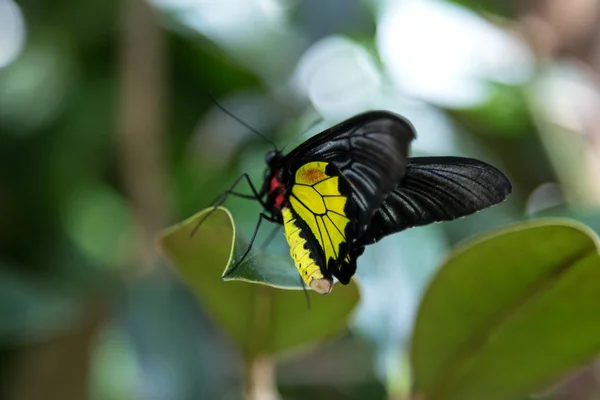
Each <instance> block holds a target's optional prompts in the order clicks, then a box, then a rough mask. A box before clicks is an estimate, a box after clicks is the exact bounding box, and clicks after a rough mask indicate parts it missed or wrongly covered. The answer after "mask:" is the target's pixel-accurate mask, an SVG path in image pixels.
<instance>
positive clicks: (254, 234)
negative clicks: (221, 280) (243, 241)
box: [223, 213, 277, 277]
mask: <svg viewBox="0 0 600 400" xmlns="http://www.w3.org/2000/svg"><path fill="white" fill-rule="evenodd" d="M265 219H266V220H267V221H270V222H277V220H276V219H275V218H272V217H270V216H268V215H267V214H265V213H260V215H259V216H258V222H256V227H255V228H254V233H252V238H251V239H250V243H249V244H248V248H247V249H246V251H245V252H244V254H243V255H242V257H241V258H240V260H239V261H238V262H237V263H236V264H235V265H234V266H233V267H232V268H231V269H230V270H229V271H228V272H227V273H226V274H225V275H223V277H226V276H229V275H231V274H232V273H233V271H235V270H236V269H237V268H238V267H239V266H240V264H241V263H242V261H244V259H245V258H246V256H247V255H248V253H250V250H251V249H252V245H253V244H254V240H256V234H257V233H258V230H259V229H260V224H261V223H262V221H263V220H265Z"/></svg>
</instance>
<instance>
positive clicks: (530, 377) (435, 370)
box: [412, 220, 600, 400]
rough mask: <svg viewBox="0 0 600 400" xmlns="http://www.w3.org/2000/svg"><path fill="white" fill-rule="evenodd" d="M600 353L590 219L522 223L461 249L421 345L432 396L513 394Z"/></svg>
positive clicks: (505, 398)
mask: <svg viewBox="0 0 600 400" xmlns="http://www.w3.org/2000/svg"><path fill="white" fill-rule="evenodd" d="M599 351H600V257H599V255H598V250H597V243H596V238H595V236H594V234H593V233H592V231H591V230H589V229H588V228H587V227H586V226H584V225H581V224H578V223H574V222H570V221H568V220H547V221H534V222H527V223H522V224H519V225H517V226H514V227H511V228H509V229H506V230H504V231H502V232H500V233H498V234H496V235H492V236H491V237H487V238H485V239H482V240H478V241H476V242H475V243H472V244H469V245H467V246H466V247H463V248H462V249H460V250H458V251H456V252H455V253H454V254H453V255H452V256H451V257H450V258H449V259H448V260H447V261H446V263H445V264H444V265H443V267H442V269H441V270H440V272H439V273H438V275H437V276H436V278H435V279H434V281H433V283H432V284H431V286H430V287H429V289H428V291H427V293H426V294H425V296H424V299H423V301H422V304H421V308H420V310H419V314H418V317H417V322H416V326H415V331H414V337H413V344H412V363H413V367H414V373H415V380H416V382H415V385H416V391H417V392H419V393H422V394H423V395H424V398H425V399H427V400H438V399H444V400H453V399H456V400H458V399H460V400H470V399H477V400H479V399H486V400H494V399H498V400H509V399H517V398H522V397H523V395H526V394H528V393H530V392H533V391H536V390H539V389H540V388H541V387H542V386H543V385H545V384H549V383H550V382H551V381H552V380H553V379H556V378H558V377H560V376H561V375H562V374H564V373H565V372H568V371H570V370H572V369H573V368H575V367H577V366H579V365H582V364H584V363H586V362H588V361H590V360H591V359H592V357H593V356H594V355H596V354H597V353H598V352H599Z"/></svg>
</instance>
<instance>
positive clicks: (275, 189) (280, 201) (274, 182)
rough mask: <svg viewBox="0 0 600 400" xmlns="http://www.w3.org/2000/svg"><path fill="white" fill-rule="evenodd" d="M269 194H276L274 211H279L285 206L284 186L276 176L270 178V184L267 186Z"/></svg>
mask: <svg viewBox="0 0 600 400" xmlns="http://www.w3.org/2000/svg"><path fill="white" fill-rule="evenodd" d="M269 193H270V194H273V193H275V194H276V196H275V204H274V206H275V208H276V209H278V210H281V209H282V208H283V207H284V206H285V205H286V204H287V202H286V200H285V196H284V193H285V186H284V185H283V183H281V181H280V180H279V179H278V178H277V174H275V175H273V177H272V178H271V183H270V184H269Z"/></svg>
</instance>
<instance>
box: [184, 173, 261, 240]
mask: <svg viewBox="0 0 600 400" xmlns="http://www.w3.org/2000/svg"><path fill="white" fill-rule="evenodd" d="M244 178H245V179H246V182H247V183H248V186H249V187H250V190H252V195H248V194H244V193H238V192H235V191H234V190H233V189H235V187H236V186H237V185H238V184H239V183H240V182H241V181H242V179H244ZM230 195H231V196H236V197H241V198H243V199H251V200H258V201H259V202H260V204H261V205H262V206H263V207H264V206H265V203H264V201H263V200H262V197H261V195H260V193H259V192H258V190H256V188H255V187H254V185H253V184H252V181H251V180H250V177H249V176H248V174H246V173H243V174H242V175H240V176H238V178H237V179H236V180H235V182H233V185H231V187H230V188H229V189H227V190H226V191H224V192H223V193H221V194H220V195H218V196H217V197H216V198H215V199H214V200H213V201H211V202H210V206H211V207H213V209H212V210H211V211H210V212H208V213H207V214H206V215H204V217H202V218H201V219H200V221H198V223H197V224H196V226H195V227H194V229H192V232H190V237H192V236H194V234H195V233H196V231H197V230H198V228H199V227H200V225H202V223H204V221H205V220H206V219H207V218H208V217H210V215H211V214H212V213H213V212H214V211H215V210H216V209H217V208H218V207H219V206H221V205H222V204H223V203H225V200H227V197H229V196H230Z"/></svg>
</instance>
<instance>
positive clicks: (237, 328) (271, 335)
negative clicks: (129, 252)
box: [159, 208, 359, 355]
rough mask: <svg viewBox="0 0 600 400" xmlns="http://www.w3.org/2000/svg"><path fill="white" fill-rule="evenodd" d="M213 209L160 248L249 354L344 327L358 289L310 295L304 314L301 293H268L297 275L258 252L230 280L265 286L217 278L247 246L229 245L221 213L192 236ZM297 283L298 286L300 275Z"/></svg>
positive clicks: (229, 230) (230, 231) (165, 238)
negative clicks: (201, 220)
mask: <svg viewBox="0 0 600 400" xmlns="http://www.w3.org/2000/svg"><path fill="white" fill-rule="evenodd" d="M211 210H212V209H206V210H203V211H201V212H199V213H198V214H196V215H194V216H192V217H191V218H189V219H187V220H186V221H184V222H182V223H180V224H178V225H176V226H174V227H171V228H169V229H167V230H165V231H164V232H163V233H162V234H161V235H160V237H159V244H160V246H161V248H162V250H163V252H164V254H165V255H166V257H167V258H168V259H169V260H170V261H171V263H172V264H173V265H174V266H175V268H176V269H177V270H178V271H179V273H180V274H181V276H182V278H183V279H184V280H185V281H186V282H187V283H188V284H189V285H190V286H191V288H192V289H193V291H194V292H195V293H196V294H197V296H198V297H199V299H200V300H201V303H202V304H203V305H204V306H205V307H206V309H207V310H208V312H209V313H210V314H211V315H212V317H213V318H214V320H215V321H216V322H217V323H219V325H221V327H222V328H223V329H224V330H225V331H226V332H227V333H228V334H229V335H230V336H231V338H232V339H233V340H234V341H235V342H236V343H237V344H238V345H239V346H240V347H241V348H242V349H243V350H244V352H245V353H246V354H249V355H257V354H273V353H277V352H281V351H285V350H291V349H293V348H296V347H298V346H301V345H307V344H310V343H313V342H315V341H318V340H322V339H325V338H327V337H330V336H332V335H334V334H336V333H338V332H340V331H341V330H342V329H344V328H345V327H346V322H347V319H348V318H349V316H350V313H351V311H352V310H353V309H354V307H355V306H356V304H357V303H358V299H359V293H358V288H357V286H356V284H355V283H351V284H349V285H346V286H344V285H336V286H335V287H334V289H333V291H332V293H331V294H329V295H327V296H323V295H319V294H316V293H314V292H312V291H310V290H309V291H308V294H309V296H310V302H311V308H310V309H308V307H307V303H306V298H305V294H304V293H302V292H300V291H298V290H279V289H276V288H275V287H272V286H277V287H288V286H294V285H295V286H298V283H294V282H292V280H291V277H292V276H293V275H292V274H291V273H290V272H288V271H287V270H288V269H289V270H291V271H292V272H294V270H293V269H291V268H289V264H290V263H289V261H288V262H286V263H279V262H277V260H278V258H277V257H276V256H269V255H266V254H261V253H256V252H252V253H251V254H250V256H249V257H250V258H249V259H248V261H245V262H243V263H242V264H241V265H240V266H239V268H237V269H236V272H235V275H234V276H233V277H234V278H235V279H236V280H246V281H251V282H257V283H264V284H261V285H255V284H248V283H247V282H241V281H224V280H223V279H221V275H222V274H223V271H224V270H226V268H228V267H229V266H230V264H231V260H233V259H239V254H242V253H243V251H244V250H245V249H246V245H245V243H244V241H243V240H239V242H238V241H237V240H235V239H234V237H235V227H234V224H233V220H232V217H231V214H230V213H229V212H228V211H227V210H226V209H224V208H218V209H217V210H216V211H214V212H212V213H211V214H210V216H209V217H207V218H206V220H205V221H204V222H203V223H202V225H201V226H200V227H199V228H198V230H197V231H196V233H195V234H194V235H193V236H192V237H191V236H190V232H191V231H192V230H193V228H194V227H195V226H196V225H197V223H198V221H199V220H200V219H201V218H203V217H204V216H205V214H206V213H208V212H210V211H211ZM234 254H235V256H234ZM238 270H239V271H238ZM244 271H246V272H244ZM294 281H295V282H299V278H298V274H297V273H296V275H295V278H294ZM288 283H289V285H288ZM268 285H271V286H268Z"/></svg>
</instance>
